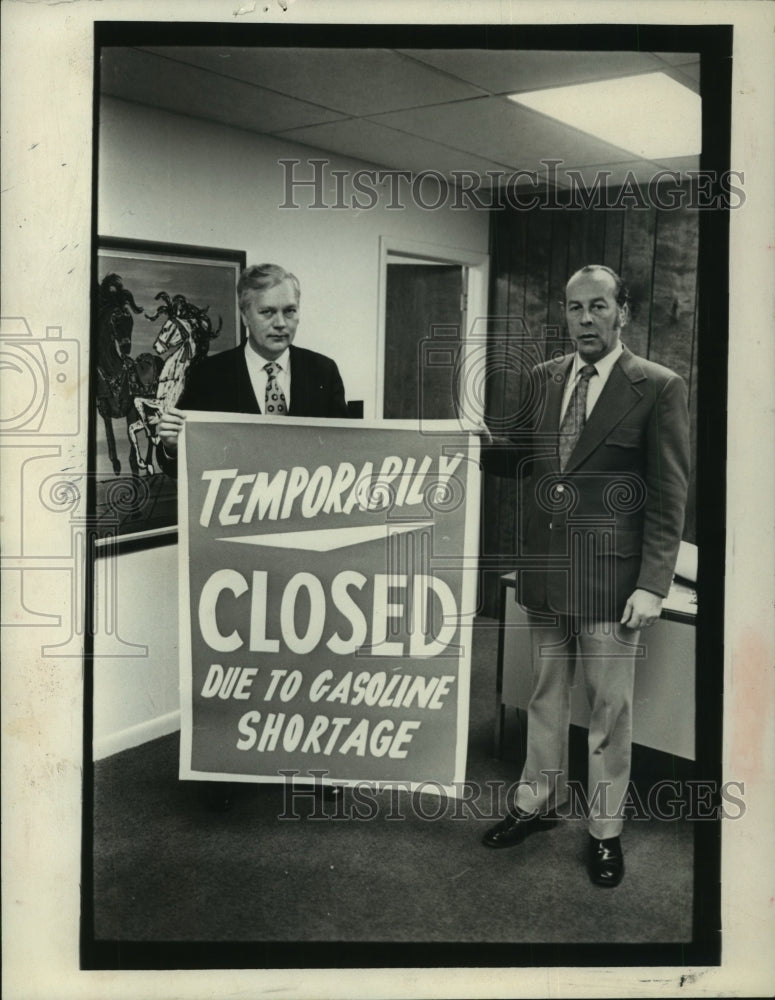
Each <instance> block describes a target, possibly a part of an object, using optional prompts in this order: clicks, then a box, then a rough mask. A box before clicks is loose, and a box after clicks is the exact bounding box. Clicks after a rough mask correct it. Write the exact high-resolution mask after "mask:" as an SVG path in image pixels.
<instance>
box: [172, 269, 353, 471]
mask: <svg viewBox="0 0 775 1000" xmlns="http://www.w3.org/2000/svg"><path fill="white" fill-rule="evenodd" d="M300 296H301V290H300V287H299V280H298V278H296V276H295V275H293V274H291V273H290V272H288V271H286V270H285V269H284V268H282V267H279V266H278V265H277V264H256V265H253V266H252V267H248V268H246V269H245V270H244V271H243V272H242V274H241V275H240V278H239V282H238V283H237V298H238V301H239V309H240V313H241V315H242V319H243V320H244V322H245V326H246V327H247V328H248V338H247V340H246V342H245V343H244V344H243V345H241V346H240V347H235V348H233V349H232V350H229V351H223V352H222V353H221V354H215V355H213V356H212V357H210V358H207V359H206V360H205V361H204V362H202V364H201V365H198V366H197V367H196V368H192V369H191V370H190V371H189V374H188V377H187V379H186V386H185V388H184V390H183V393H182V395H181V397H180V399H179V400H178V404H177V407H176V408H172V409H170V410H169V411H168V412H167V413H164V414H162V416H161V418H160V421H159V428H158V433H159V437H160V439H161V444H160V445H159V464H160V465H161V467H162V468H163V469H164V470H165V471H166V472H169V473H170V474H173V475H174V473H175V466H176V461H177V459H176V456H177V447H178V435H179V434H180V431H181V430H182V428H183V422H184V420H185V413H184V412H183V411H185V410H209V411H221V412H224V413H266V414H274V415H277V416H281V415H283V414H288V415H289V416H292V417H346V416H347V403H346V402H345V395H344V386H343V384H342V379H341V377H340V375H339V369H338V368H337V366H336V364H335V363H334V362H333V361H332V360H331V358H327V357H325V356H324V355H323V354H317V353H316V352H315V351H308V350H306V349H305V348H302V347H295V346H294V345H293V340H294V337H295V336H296V328H297V326H298V325H299V299H300Z"/></svg>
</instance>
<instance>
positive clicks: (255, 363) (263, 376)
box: [245, 340, 291, 413]
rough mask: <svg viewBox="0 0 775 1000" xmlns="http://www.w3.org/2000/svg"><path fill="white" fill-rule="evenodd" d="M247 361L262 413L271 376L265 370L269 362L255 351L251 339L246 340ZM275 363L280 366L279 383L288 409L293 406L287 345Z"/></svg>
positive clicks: (251, 381) (289, 356)
mask: <svg viewBox="0 0 775 1000" xmlns="http://www.w3.org/2000/svg"><path fill="white" fill-rule="evenodd" d="M245 361H246V362H247V366H248V375H249V376H250V384H251V385H252V386H253V392H254V393H255V394H256V400H257V401H258V407H259V409H260V410H261V412H262V413H264V412H265V404H266V383H267V382H268V381H269V376H268V375H267V373H266V371H265V370H264V365H265V364H266V363H267V361H266V358H262V357H261V355H260V354H259V353H258V352H257V351H254V350H253V348H252V347H251V346H250V341H249V340H248V341H246V342H245ZM274 363H275V365H276V366H277V367H278V368H279V371H278V372H277V384H278V385H279V386H280V388H281V389H282V391H283V395H284V396H285V402H286V405H287V406H288V409H289V410H290V408H291V354H290V351H289V350H288V348H287V347H286V348H285V350H284V351H283V353H282V354H281V355H280V356H279V358H275V359H274Z"/></svg>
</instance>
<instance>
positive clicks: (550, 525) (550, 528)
mask: <svg viewBox="0 0 775 1000" xmlns="http://www.w3.org/2000/svg"><path fill="white" fill-rule="evenodd" d="M551 530H552V522H551V521H550V522H549V531H551Z"/></svg>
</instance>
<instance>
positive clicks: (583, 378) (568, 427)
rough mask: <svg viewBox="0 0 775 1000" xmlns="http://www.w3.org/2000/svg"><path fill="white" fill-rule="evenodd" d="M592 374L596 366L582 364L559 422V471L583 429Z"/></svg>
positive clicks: (594, 373) (562, 468) (562, 469)
mask: <svg viewBox="0 0 775 1000" xmlns="http://www.w3.org/2000/svg"><path fill="white" fill-rule="evenodd" d="M593 375H597V368H595V366H594V365H584V367H583V368H582V369H581V371H580V372H579V377H578V379H577V381H576V385H575V387H574V389H573V392H572V393H571V397H570V399H569V400H568V406H567V408H566V410H565V415H564V416H563V418H562V423H561V424H560V470H561V471H564V470H565V466H566V465H567V464H568V459H569V458H570V456H571V453H572V451H573V449H574V448H575V447H576V442H577V441H578V439H579V438H580V437H581V432H582V431H583V430H584V424H585V423H586V422H587V392H588V391H589V380H590V379H591V378H592V376H593Z"/></svg>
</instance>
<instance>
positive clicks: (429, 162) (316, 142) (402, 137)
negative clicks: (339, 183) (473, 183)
mask: <svg viewBox="0 0 775 1000" xmlns="http://www.w3.org/2000/svg"><path fill="white" fill-rule="evenodd" d="M282 138H284V139H292V140H293V141H294V142H300V143H302V144H303V145H308V146H314V147H315V148H317V149H324V150H328V151H329V152H334V153H339V154H340V155H342V156H349V157H353V158H355V159H358V160H364V161H365V162H366V163H370V164H375V165H378V166H387V167H391V168H394V169H396V170H411V171H413V172H415V173H418V172H420V171H423V170H438V171H440V172H441V173H443V174H449V173H450V172H451V171H453V170H472V171H475V172H476V173H478V174H479V175H480V176H482V179H483V183H485V184H488V183H489V179H488V178H487V177H486V176H485V175H486V172H487V171H488V170H494V171H502V170H503V165H502V164H498V163H496V162H495V161H492V160H488V159H485V158H483V157H480V156H477V155H475V154H472V153H465V152H460V151H459V150H455V149H450V148H448V147H445V146H441V145H439V144H438V143H434V142H429V141H428V140H427V139H423V138H421V137H419V136H414V135H406V134H404V133H400V132H396V131H395V129H391V128H386V127H384V126H382V125H377V124H375V123H374V122H370V121H367V120H364V119H361V120H357V121H356V120H353V119H347V120H345V121H339V122H331V123H330V124H326V125H316V126H312V127H309V128H301V129H292V130H291V131H289V132H284V133H283V134H282Z"/></svg>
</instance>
